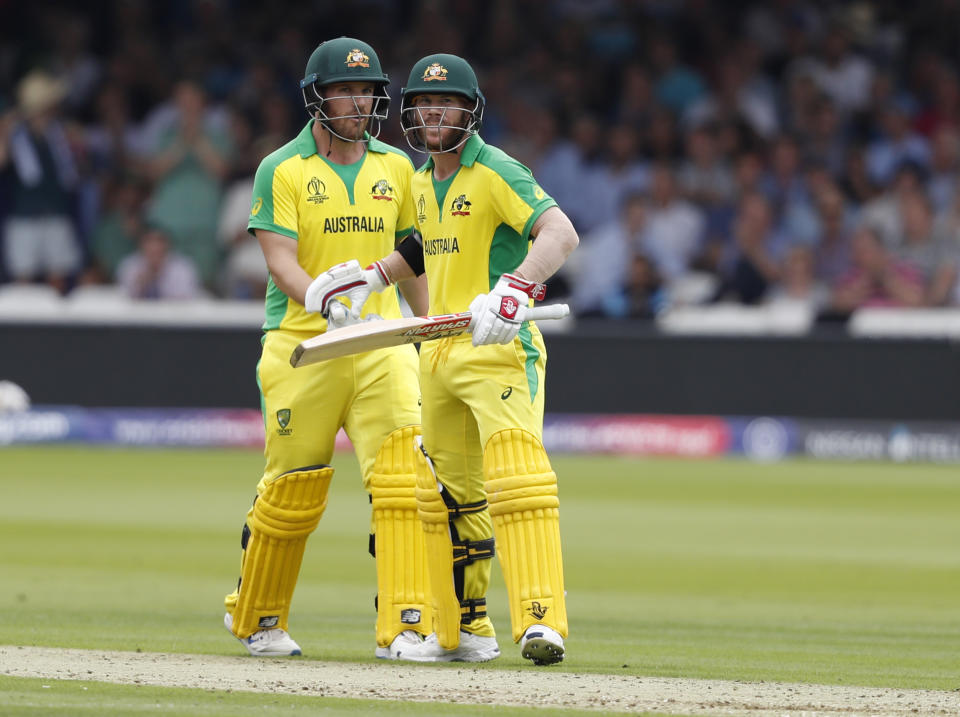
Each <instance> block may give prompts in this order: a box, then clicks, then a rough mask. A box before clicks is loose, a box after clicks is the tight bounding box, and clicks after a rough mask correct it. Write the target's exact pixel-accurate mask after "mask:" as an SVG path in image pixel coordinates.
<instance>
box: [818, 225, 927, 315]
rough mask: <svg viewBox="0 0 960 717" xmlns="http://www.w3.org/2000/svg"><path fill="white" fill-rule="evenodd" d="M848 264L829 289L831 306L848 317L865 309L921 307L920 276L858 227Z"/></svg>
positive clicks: (871, 232)
mask: <svg viewBox="0 0 960 717" xmlns="http://www.w3.org/2000/svg"><path fill="white" fill-rule="evenodd" d="M851 257H852V264H851V267H850V269H849V270H848V271H847V273H846V274H845V275H844V276H843V277H841V278H840V280H839V281H838V282H837V284H836V285H835V286H834V287H833V290H832V294H831V301H830V303H831V307H832V308H833V309H834V310H835V311H837V312H840V313H844V314H849V313H850V312H852V311H855V310H856V309H859V308H861V307H866V306H904V307H911V306H922V305H923V303H924V295H925V293H926V292H925V289H924V284H923V275H922V274H921V272H920V271H919V270H918V269H917V268H915V267H914V266H912V265H910V264H908V263H906V262H903V261H900V260H898V259H897V258H896V257H895V256H893V255H892V254H891V253H890V252H889V251H888V250H887V248H886V247H885V246H884V245H883V242H882V241H881V239H880V237H879V235H878V234H877V233H876V232H875V231H874V230H873V229H871V228H870V227H868V226H862V227H861V228H860V229H858V230H857V233H856V234H855V235H854V237H853V243H852V247H851Z"/></svg>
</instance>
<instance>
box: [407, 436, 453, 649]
mask: <svg viewBox="0 0 960 717" xmlns="http://www.w3.org/2000/svg"><path fill="white" fill-rule="evenodd" d="M416 462H417V491H416V494H417V512H418V513H419V515H420V522H421V524H422V525H423V535H424V542H425V544H426V549H427V571H428V573H429V577H430V593H431V597H432V600H433V629H434V632H436V633H437V640H438V641H439V643H440V645H441V646H442V647H444V648H446V649H447V650H453V649H454V648H456V647H457V646H459V644H460V600H459V599H458V598H457V591H456V587H455V586H454V583H453V541H452V540H451V538H450V512H449V511H448V510H447V504H446V503H444V502H443V498H441V497H440V490H439V488H440V485H439V482H438V481H437V476H436V473H435V472H434V470H433V465H432V464H431V463H429V462H428V459H427V457H426V456H425V455H424V454H423V452H422V451H421V450H419V448H417V452H416Z"/></svg>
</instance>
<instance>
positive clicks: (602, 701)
mask: <svg viewBox="0 0 960 717" xmlns="http://www.w3.org/2000/svg"><path fill="white" fill-rule="evenodd" d="M561 670H562V668H560V669H557V668H544V669H533V668H532V667H531V668H529V669H523V670H490V669H474V668H471V667H469V666H466V665H459V666H450V667H429V666H421V665H417V666H408V665H402V664H398V663H383V664H373V665H370V664H357V663H330V662H312V661H305V660H269V661H267V660H254V659H252V658H244V657H217V656H211V655H171V654H161V653H137V652H105V651H100V650H70V649H62V648H52V647H14V646H0V673H2V674H4V675H9V676H11V677H39V678H45V679H60V680H90V681H99V682H112V683H120V684H128V685H154V686H158V687H194V688H201V689H208V690H225V691H234V690H237V691H249V692H261V693H282V694H296V695H303V696H305V697H310V696H322V697H349V698H362V699H382V700H403V701H435V702H460V703H468V704H490V705H504V706H528V707H530V706H541V707H543V706H547V707H560V708H562V707H568V708H579V709H596V710H603V711H606V712H666V713H671V714H690V715H751V716H752V717H787V716H790V717H799V716H800V715H803V717H814V716H815V715H844V716H845V717H856V716H859V715H864V716H865V717H866V716H877V717H885V716H888V715H890V716H893V715H897V716H899V715H955V714H960V692H939V691H932V690H895V689H883V688H875V687H839V686H827V685H801V684H777V683H750V682H726V681H722V680H691V679H669V678H659V677H658V678H646V677H620V676H616V675H594V674H579V675H578V674H573V673H567V672H562V671H561Z"/></svg>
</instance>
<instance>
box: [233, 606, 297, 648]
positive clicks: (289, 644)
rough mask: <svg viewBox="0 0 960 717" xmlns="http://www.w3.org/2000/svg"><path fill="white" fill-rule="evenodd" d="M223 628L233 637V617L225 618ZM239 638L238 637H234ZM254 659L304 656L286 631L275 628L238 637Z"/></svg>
mask: <svg viewBox="0 0 960 717" xmlns="http://www.w3.org/2000/svg"><path fill="white" fill-rule="evenodd" d="M223 626H224V627H225V628H227V629H228V630H230V634H231V635H233V630H232V627H233V615H231V614H230V613H227V614H225V615H224V616H223ZM233 636H234V637H237V636H236V635H233ZM237 639H238V640H240V642H242V643H243V646H244V647H245V648H247V652H249V653H250V654H251V655H253V656H254V657H289V656H290V655H302V654H303V653H302V652H301V651H300V645H298V644H297V643H296V642H294V641H293V638H292V637H290V635H288V634H287V631H286V630H281V629H280V628H278V627H275V628H273V629H270V630H257V631H256V632H255V633H253V634H252V635H251V636H250V637H237Z"/></svg>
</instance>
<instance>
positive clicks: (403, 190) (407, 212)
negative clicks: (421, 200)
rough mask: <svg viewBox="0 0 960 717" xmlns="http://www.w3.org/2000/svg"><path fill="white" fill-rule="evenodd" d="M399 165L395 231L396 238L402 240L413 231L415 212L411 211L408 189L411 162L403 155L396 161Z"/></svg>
mask: <svg viewBox="0 0 960 717" xmlns="http://www.w3.org/2000/svg"><path fill="white" fill-rule="evenodd" d="M398 164H400V172H399V174H400V179H399V182H398V183H399V184H400V191H399V195H400V211H399V213H398V214H397V229H396V233H397V235H396V238H397V239H403V237H405V236H408V235H409V234H410V232H412V231H413V230H414V228H415V227H414V224H415V221H416V219H415V216H414V214H415V212H414V211H413V197H412V196H411V193H412V189H411V187H410V184H411V179H412V178H413V162H411V161H410V158H409V157H407V155H403V157H401V158H400V159H399V161H398Z"/></svg>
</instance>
